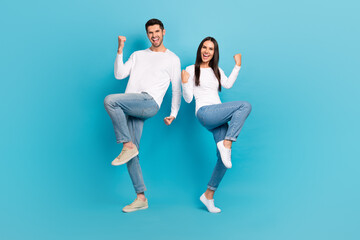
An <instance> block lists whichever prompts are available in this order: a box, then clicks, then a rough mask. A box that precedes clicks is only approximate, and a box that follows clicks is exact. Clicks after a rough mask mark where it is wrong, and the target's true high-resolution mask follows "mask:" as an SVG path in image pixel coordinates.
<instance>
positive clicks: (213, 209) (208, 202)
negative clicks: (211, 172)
mask: <svg viewBox="0 0 360 240" xmlns="http://www.w3.org/2000/svg"><path fill="white" fill-rule="evenodd" d="M200 201H201V202H202V203H203V204H204V205H205V207H206V208H207V210H208V211H209V212H211V213H219V212H221V209H220V208H217V207H215V205H214V199H210V200H209V199H207V198H206V197H205V193H203V195H201V197H200Z"/></svg>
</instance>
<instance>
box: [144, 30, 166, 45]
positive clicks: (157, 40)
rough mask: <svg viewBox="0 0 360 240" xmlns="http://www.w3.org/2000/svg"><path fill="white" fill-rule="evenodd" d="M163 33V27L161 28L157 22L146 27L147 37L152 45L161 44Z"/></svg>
mask: <svg viewBox="0 0 360 240" xmlns="http://www.w3.org/2000/svg"><path fill="white" fill-rule="evenodd" d="M164 35H165V29H164V30H162V29H161V28H160V25H159V24H155V25H152V26H149V27H148V28H147V37H148V38H149V40H150V42H151V44H152V46H153V47H159V46H161V44H162V42H163V38H164Z"/></svg>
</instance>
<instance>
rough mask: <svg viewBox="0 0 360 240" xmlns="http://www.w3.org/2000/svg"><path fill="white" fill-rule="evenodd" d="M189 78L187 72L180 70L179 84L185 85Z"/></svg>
mask: <svg viewBox="0 0 360 240" xmlns="http://www.w3.org/2000/svg"><path fill="white" fill-rule="evenodd" d="M189 77H190V74H189V73H188V72H187V71H185V70H182V72H181V82H182V83H187V82H188V80H189Z"/></svg>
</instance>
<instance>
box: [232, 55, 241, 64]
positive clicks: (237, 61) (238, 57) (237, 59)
mask: <svg viewBox="0 0 360 240" xmlns="http://www.w3.org/2000/svg"><path fill="white" fill-rule="evenodd" d="M234 60H235V64H236V66H239V67H240V66H241V54H240V53H238V54H235V55H234Z"/></svg>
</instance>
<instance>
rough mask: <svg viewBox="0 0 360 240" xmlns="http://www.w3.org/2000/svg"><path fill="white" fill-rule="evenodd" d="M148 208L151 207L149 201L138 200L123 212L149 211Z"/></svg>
mask: <svg viewBox="0 0 360 240" xmlns="http://www.w3.org/2000/svg"><path fill="white" fill-rule="evenodd" d="M148 207H149V204H148V200H147V199H146V200H145V201H143V200H140V199H138V198H136V199H135V201H133V202H132V203H131V204H129V205H127V206H125V207H124V208H123V212H125V213H128V212H135V211H137V210H142V209H147V208H148Z"/></svg>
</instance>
